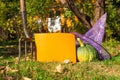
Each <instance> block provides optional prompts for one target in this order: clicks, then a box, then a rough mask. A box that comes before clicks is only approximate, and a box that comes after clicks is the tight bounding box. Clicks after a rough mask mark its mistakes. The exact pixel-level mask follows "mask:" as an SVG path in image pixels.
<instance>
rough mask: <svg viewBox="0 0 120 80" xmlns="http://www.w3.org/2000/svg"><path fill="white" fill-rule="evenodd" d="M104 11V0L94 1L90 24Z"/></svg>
mask: <svg viewBox="0 0 120 80" xmlns="http://www.w3.org/2000/svg"><path fill="white" fill-rule="evenodd" d="M104 13H105V0H96V1H95V10H94V19H93V20H92V21H91V24H92V25H94V24H95V22H96V21H97V20H98V19H99V18H100V17H101V16H102V15H103V14H104Z"/></svg>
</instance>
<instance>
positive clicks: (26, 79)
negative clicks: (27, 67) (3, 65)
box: [23, 77, 32, 80]
mask: <svg viewBox="0 0 120 80" xmlns="http://www.w3.org/2000/svg"><path fill="white" fill-rule="evenodd" d="M23 80H32V79H30V78H28V77H23Z"/></svg>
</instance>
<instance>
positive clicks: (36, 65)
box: [0, 42, 120, 80]
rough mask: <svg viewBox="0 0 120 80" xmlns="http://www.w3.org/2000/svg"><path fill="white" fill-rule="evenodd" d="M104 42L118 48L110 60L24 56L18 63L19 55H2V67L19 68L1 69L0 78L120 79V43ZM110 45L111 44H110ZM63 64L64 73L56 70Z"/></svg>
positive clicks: (19, 79)
mask: <svg viewBox="0 0 120 80" xmlns="http://www.w3.org/2000/svg"><path fill="white" fill-rule="evenodd" d="M108 43H109V42H108ZM108 43H103V45H104V47H105V48H106V47H108V48H107V50H108V51H109V50H110V48H111V49H112V50H111V51H110V52H112V51H113V52H114V49H113V47H115V49H116V48H117V49H116V50H117V51H116V53H117V55H116V56H112V58H111V59H110V60H104V61H99V60H96V61H93V62H88V63H80V62H77V63H68V64H65V63H63V62H46V63H45V62H37V61H34V60H31V59H28V60H27V61H24V58H23V57H22V59H21V61H20V63H19V64H18V63H17V61H18V57H17V56H2V55H1V56H0V67H1V66H2V67H6V66H8V68H10V69H11V70H17V71H15V72H11V71H9V70H8V71H7V70H4V69H3V70H4V71H3V70H0V80H5V78H6V77H8V78H12V79H13V80H23V77H27V78H30V79H31V80H120V67H119V66H120V52H119V49H118V47H119V44H118V43H115V44H113V45H109V44H110V43H109V44H108ZM108 45H109V46H108ZM59 64H61V66H62V67H63V68H64V71H63V72H62V73H59V72H56V66H58V65H59Z"/></svg>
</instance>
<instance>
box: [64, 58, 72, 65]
mask: <svg viewBox="0 0 120 80" xmlns="http://www.w3.org/2000/svg"><path fill="white" fill-rule="evenodd" d="M63 63H65V64H68V63H71V61H70V60H69V59H66V60H64V61H63Z"/></svg>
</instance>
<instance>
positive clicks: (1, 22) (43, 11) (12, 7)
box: [0, 0, 120, 40]
mask: <svg viewBox="0 0 120 80" xmlns="http://www.w3.org/2000/svg"><path fill="white" fill-rule="evenodd" d="M54 3H55V1H54V0H26V8H27V18H28V19H27V21H28V23H27V24H28V26H27V29H28V31H29V33H31V34H33V33H34V32H39V25H38V24H37V23H36V22H37V20H39V19H46V18H47V17H48V16H49V14H50V11H51V9H52V7H53V5H54ZM119 4H120V0H115V1H114V0H106V7H105V11H106V12H107V13H108V17H107V25H106V38H105V39H106V40H109V39H111V38H116V39H117V40H120V28H119V26H120V18H119V17H120V9H119ZM0 5H1V6H0V28H1V29H2V30H1V31H0V32H2V31H3V32H4V33H6V34H5V35H6V36H9V37H10V38H15V36H17V37H20V36H21V35H23V26H22V21H21V15H20V3H19V0H0ZM75 5H76V6H77V7H78V9H79V10H80V11H81V12H83V13H85V14H87V15H88V16H89V18H90V19H92V18H93V15H94V14H93V12H94V9H93V8H94V4H93V3H91V1H90V0H87V1H86V0H85V1H82V2H81V3H77V2H76V3H75ZM56 9H57V8H56ZM35 16H37V17H38V18H37V19H35ZM73 16H74V14H73V13H72V12H71V11H69V10H68V9H65V17H66V18H68V17H71V18H70V19H71V20H72V24H73V25H72V26H74V31H77V32H81V33H85V32H86V28H85V27H83V25H82V24H81V22H78V23H76V22H75V21H74V20H73V18H72V17H73ZM45 24H46V23H45ZM7 33H8V34H7ZM0 36H4V35H3V33H1V34H0ZM0 39H1V40H2V39H3V38H2V37H0Z"/></svg>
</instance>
